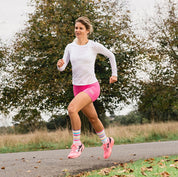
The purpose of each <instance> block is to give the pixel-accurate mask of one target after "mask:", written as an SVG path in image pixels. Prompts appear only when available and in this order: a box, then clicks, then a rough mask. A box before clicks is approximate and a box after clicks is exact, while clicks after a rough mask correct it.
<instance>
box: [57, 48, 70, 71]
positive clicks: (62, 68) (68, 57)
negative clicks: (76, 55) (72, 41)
mask: <svg viewBox="0 0 178 177" xmlns="http://www.w3.org/2000/svg"><path fill="white" fill-rule="evenodd" d="M63 60H64V65H63V66H62V67H60V68H59V67H58V66H57V69H58V70H59V71H64V70H65V68H66V66H67V64H68V63H69V60H70V54H69V45H67V46H66V48H65V50H64V55H63Z"/></svg>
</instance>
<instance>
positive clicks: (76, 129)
mask: <svg viewBox="0 0 178 177" xmlns="http://www.w3.org/2000/svg"><path fill="white" fill-rule="evenodd" d="M91 102H92V100H91V98H90V97H89V96H88V94H87V93H84V92H80V93H79V94H78V95H76V96H75V97H74V99H73V100H72V101H71V102H70V104H69V106H68V114H69V117H70V120H71V125H72V132H73V144H72V148H71V152H70V153H69V155H68V158H77V157H79V156H80V155H81V153H82V151H83V150H84V145H83V144H82V143H81V141H80V132H81V120H80V117H79V115H78V112H79V111H80V110H81V109H83V107H85V106H87V105H88V104H90V103H91Z"/></svg>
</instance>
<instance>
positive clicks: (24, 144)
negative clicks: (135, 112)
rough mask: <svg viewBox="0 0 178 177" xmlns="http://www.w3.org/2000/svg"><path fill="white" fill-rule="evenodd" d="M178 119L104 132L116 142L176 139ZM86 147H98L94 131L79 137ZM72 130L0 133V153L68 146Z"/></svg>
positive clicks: (119, 127) (99, 144)
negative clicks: (177, 120)
mask: <svg viewBox="0 0 178 177" xmlns="http://www.w3.org/2000/svg"><path fill="white" fill-rule="evenodd" d="M177 127H178V122H168V123H153V124H144V125H130V126H115V127H109V128H107V129H106V130H105V131H106V133H107V135H108V136H112V137H113V138H114V139H115V144H126V143H141V142H151V141H167V140H178V128H177ZM81 140H82V142H83V143H84V144H85V146H86V147H92V146H101V143H100V140H99V138H98V137H97V135H96V134H91V133H85V134H82V136H81ZM71 143H72V134H71V131H69V130H67V129H65V130H57V131H55V132H48V131H36V132H34V133H29V134H18V135H15V134H4V135H0V153H7V152H22V151H38V150H52V149H66V148H70V146H71Z"/></svg>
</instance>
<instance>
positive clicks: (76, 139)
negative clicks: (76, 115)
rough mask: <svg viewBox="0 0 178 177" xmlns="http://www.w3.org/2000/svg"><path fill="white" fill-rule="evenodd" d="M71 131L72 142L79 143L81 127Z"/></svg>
mask: <svg viewBox="0 0 178 177" xmlns="http://www.w3.org/2000/svg"><path fill="white" fill-rule="evenodd" d="M72 133H73V144H77V143H78V144H81V141H80V134H81V129H79V130H72Z"/></svg>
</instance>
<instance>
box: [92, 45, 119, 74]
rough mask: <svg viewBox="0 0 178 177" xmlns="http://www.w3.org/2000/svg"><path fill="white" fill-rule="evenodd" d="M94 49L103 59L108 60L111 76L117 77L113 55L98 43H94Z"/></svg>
mask: <svg viewBox="0 0 178 177" xmlns="http://www.w3.org/2000/svg"><path fill="white" fill-rule="evenodd" d="M95 49H96V52H97V53H98V54H102V55H104V56H105V57H108V58H109V62H110V65H111V70H112V76H117V65H116V59H115V56H114V54H113V53H112V52H111V51H110V50H108V49H107V48H106V47H104V46H103V45H102V44H100V43H98V42H95Z"/></svg>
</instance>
